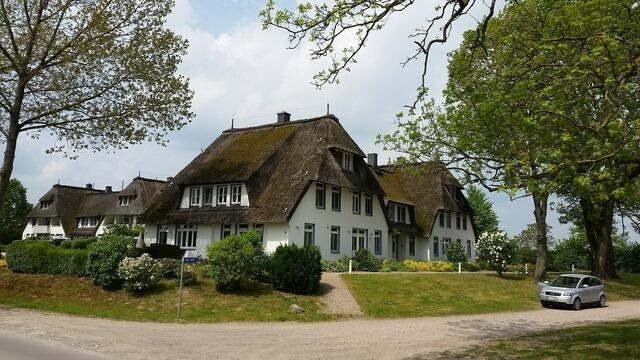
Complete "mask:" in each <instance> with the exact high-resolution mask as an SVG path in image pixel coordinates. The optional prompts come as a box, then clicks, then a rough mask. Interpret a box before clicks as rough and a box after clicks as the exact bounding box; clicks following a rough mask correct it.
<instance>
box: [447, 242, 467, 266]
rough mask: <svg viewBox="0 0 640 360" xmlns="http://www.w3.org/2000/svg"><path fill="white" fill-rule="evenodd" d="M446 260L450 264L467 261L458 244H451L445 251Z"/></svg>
mask: <svg viewBox="0 0 640 360" xmlns="http://www.w3.org/2000/svg"><path fill="white" fill-rule="evenodd" d="M447 260H449V261H450V262H452V263H463V262H465V261H467V254H465V252H464V249H463V248H462V245H461V244H459V243H453V244H452V245H451V246H450V247H449V250H448V251H447Z"/></svg>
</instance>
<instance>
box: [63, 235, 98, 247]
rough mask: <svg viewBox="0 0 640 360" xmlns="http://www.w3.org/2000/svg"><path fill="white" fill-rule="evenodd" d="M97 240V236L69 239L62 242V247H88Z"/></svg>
mask: <svg viewBox="0 0 640 360" xmlns="http://www.w3.org/2000/svg"><path fill="white" fill-rule="evenodd" d="M96 241H98V238H97V237H88V238H78V239H73V240H72V239H67V240H63V241H62V242H61V243H60V247H61V248H65V249H86V248H87V247H89V245H91V244H92V243H94V242H96Z"/></svg>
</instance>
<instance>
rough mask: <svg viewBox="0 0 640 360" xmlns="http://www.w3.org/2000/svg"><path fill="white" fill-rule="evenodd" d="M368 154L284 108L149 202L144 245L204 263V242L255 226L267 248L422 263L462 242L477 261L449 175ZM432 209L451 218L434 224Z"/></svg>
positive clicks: (200, 159)
mask: <svg viewBox="0 0 640 360" xmlns="http://www.w3.org/2000/svg"><path fill="white" fill-rule="evenodd" d="M375 158H376V156H375V154H371V155H370V156H369V158H368V159H369V163H367V161H366V160H367V156H366V155H365V154H364V153H363V151H362V150H361V149H360V148H359V147H358V146H357V144H356V143H355V142H354V141H353V139H351V137H350V136H349V134H348V133H347V132H346V131H345V130H344V128H343V127H342V126H341V124H340V122H339V120H338V119H337V118H336V117H335V116H333V115H326V116H322V117H317V118H312V119H304V120H296V121H290V115H289V114H288V113H286V112H283V113H279V114H278V121H277V122H276V123H272V124H268V125H263V126H256V127H250V128H242V129H229V130H226V131H224V132H223V133H222V134H221V135H220V136H219V137H218V138H217V139H216V140H215V141H214V142H213V143H212V144H211V145H209V146H208V147H207V149H205V150H204V151H203V152H202V153H201V154H199V155H198V156H197V157H196V158H195V159H193V160H192V161H191V162H190V163H189V164H188V165H187V166H186V167H185V168H184V169H182V171H180V172H179V173H178V174H177V175H176V176H175V177H174V178H172V179H171V180H170V181H168V182H167V184H166V185H164V186H163V187H162V189H161V190H160V191H159V193H158V195H157V196H156V197H155V198H154V199H153V200H152V201H151V202H150V204H149V207H148V208H147V209H146V211H145V213H144V216H145V219H146V220H145V223H146V225H145V234H144V238H145V242H146V243H147V244H150V243H165V244H176V245H179V246H180V247H182V248H184V249H187V250H188V252H187V255H188V256H202V257H206V249H207V247H208V246H209V245H210V244H212V243H214V242H216V241H219V240H220V239H223V238H225V237H227V236H229V235H232V234H236V233H242V232H246V231H249V230H252V229H254V230H257V231H259V232H260V233H261V234H262V236H263V244H264V246H265V248H266V250H267V251H268V252H272V251H274V250H275V249H276V247H277V246H278V245H280V244H297V245H300V246H302V245H304V244H314V245H317V246H318V247H319V248H320V250H321V253H322V257H323V258H324V259H334V260H335V259H339V258H342V257H344V256H348V257H351V256H353V255H354V254H355V252H356V251H357V250H359V249H362V248H366V249H369V250H370V251H371V253H372V254H374V255H376V256H378V257H380V258H395V259H398V260H403V259H408V258H415V259H424V260H426V259H445V258H446V255H445V254H446V250H447V246H448V245H449V244H450V243H452V242H453V241H458V239H460V242H461V244H463V245H466V244H467V241H470V242H471V243H470V244H471V248H470V249H469V248H468V249H469V255H470V256H471V258H472V259H475V253H474V250H473V249H474V248H475V235H474V231H473V221H472V213H471V210H470V208H469V206H468V203H467V202H466V199H464V196H462V193H461V191H460V190H461V186H460V185H459V183H458V182H457V181H455V179H454V178H453V177H452V176H451V175H450V174H449V172H448V171H447V170H446V169H444V168H442V167H441V166H428V167H429V169H430V170H431V172H430V173H424V174H419V173H415V174H414V173H413V172H408V171H404V170H402V171H400V170H396V169H393V168H389V167H379V166H378V165H377V163H376V161H375ZM434 170H437V171H434ZM410 176H417V180H416V181H415V182H413V181H412V180H410V179H408V178H407V177H410ZM398 181H405V182H403V183H402V184H400V185H394V184H396V183H397V182H398ZM412 184H416V186H419V189H418V190H419V191H414V190H416V189H415V188H414V187H413V186H412ZM417 184H420V185H417ZM448 191H453V192H452V193H449V192H448ZM454 197H455V198H454ZM439 211H442V212H443V213H444V214H445V216H447V214H450V215H449V216H454V218H455V219H456V221H458V218H459V222H454V225H455V226H449V227H446V226H445V227H442V228H440V227H439V226H434V223H435V222H436V220H437V218H438V216H439V215H438V214H439ZM456 214H458V215H456ZM463 216H464V224H465V225H464V228H463V225H462V224H463V222H462V218H463ZM458 224H459V225H460V226H459V227H457V225H458ZM445 225H446V224H445ZM441 239H442V240H441ZM441 246H442V247H441ZM436 249H437V250H436Z"/></svg>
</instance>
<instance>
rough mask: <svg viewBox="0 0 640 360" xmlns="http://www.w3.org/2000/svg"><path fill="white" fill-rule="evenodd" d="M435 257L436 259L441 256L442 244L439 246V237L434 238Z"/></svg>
mask: <svg viewBox="0 0 640 360" xmlns="http://www.w3.org/2000/svg"><path fill="white" fill-rule="evenodd" d="M433 256H434V257H439V256H440V244H438V238H437V237H434V238H433Z"/></svg>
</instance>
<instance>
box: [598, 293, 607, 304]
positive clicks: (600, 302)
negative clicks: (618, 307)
mask: <svg viewBox="0 0 640 360" xmlns="http://www.w3.org/2000/svg"><path fill="white" fill-rule="evenodd" d="M598 306H599V307H605V306H607V298H606V297H605V296H604V295H600V301H599V302H598Z"/></svg>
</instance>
